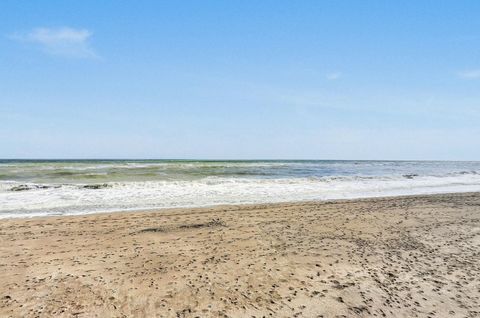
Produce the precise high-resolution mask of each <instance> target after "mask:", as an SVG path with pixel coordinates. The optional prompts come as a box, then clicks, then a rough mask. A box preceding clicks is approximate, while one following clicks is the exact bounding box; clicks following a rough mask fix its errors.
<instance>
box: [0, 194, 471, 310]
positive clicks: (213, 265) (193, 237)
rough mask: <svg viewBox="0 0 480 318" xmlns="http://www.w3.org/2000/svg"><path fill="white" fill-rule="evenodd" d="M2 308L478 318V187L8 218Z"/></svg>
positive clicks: (1, 256)
mask: <svg viewBox="0 0 480 318" xmlns="http://www.w3.org/2000/svg"><path fill="white" fill-rule="evenodd" d="M0 283H1V284H0V316H1V317H356V316H358V317H372V316H376V317H478V316H479V315H480V194H475V193H468V194H447V195H433V196H416V197H413V196H412V197H399V198H383V199H366V200H352V201H336V202H323V203H321V202H316V203H293V204H272V205H253V206H222V207H213V208H198V209H177V210H163V211H158V212H149V213H139V212H135V213H110V214H97V215H89V216H75V217H48V218H35V219H23V220H19V219H17V220H15V219H11V220H1V221H0Z"/></svg>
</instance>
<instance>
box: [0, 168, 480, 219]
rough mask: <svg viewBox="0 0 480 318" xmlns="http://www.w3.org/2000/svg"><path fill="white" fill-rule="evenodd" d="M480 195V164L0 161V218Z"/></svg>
mask: <svg viewBox="0 0 480 318" xmlns="http://www.w3.org/2000/svg"><path fill="white" fill-rule="evenodd" d="M466 191H480V162H440V161H321V160H319V161H282V160H281V161H262V160H259V161H186V160H48V161H24V160H0V218H5V217H30V216H41V215H69V214H85V213H94V212H102V211H122V210H135V209H139V210H140V209H157V208H169V207H194V206H208V205H216V204H244V203H267V202H287V201H305V200H328V199H343V198H363V197H378V196H390V195H406V194H426V193H445V192H466Z"/></svg>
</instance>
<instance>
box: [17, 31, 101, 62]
mask: <svg viewBox="0 0 480 318" xmlns="http://www.w3.org/2000/svg"><path fill="white" fill-rule="evenodd" d="M91 36H92V32H91V31H89V30H87V29H74V28H70V27H60V28H34V29H32V30H30V31H27V32H16V33H14V34H12V35H10V38H11V39H13V40H15V41H18V42H23V43H30V44H33V45H36V46H38V47H39V48H40V49H41V50H42V51H43V52H45V53H47V54H50V55H56V56H62V57H69V58H98V57H99V56H98V55H97V53H96V52H95V50H94V49H93V48H92V47H91V45H90V43H89V40H90V38H91Z"/></svg>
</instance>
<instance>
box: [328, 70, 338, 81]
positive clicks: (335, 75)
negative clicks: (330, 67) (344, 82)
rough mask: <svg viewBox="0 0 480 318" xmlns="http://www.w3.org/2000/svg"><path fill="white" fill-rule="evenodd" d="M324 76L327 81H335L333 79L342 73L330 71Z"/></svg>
mask: <svg viewBox="0 0 480 318" xmlns="http://www.w3.org/2000/svg"><path fill="white" fill-rule="evenodd" d="M325 77H326V78H327V80H329V81H335V80H337V79H339V78H341V77H342V73H341V72H331V73H328V74H327V75H325Z"/></svg>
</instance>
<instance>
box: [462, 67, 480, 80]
mask: <svg viewBox="0 0 480 318" xmlns="http://www.w3.org/2000/svg"><path fill="white" fill-rule="evenodd" d="M458 77H460V78H463V79H480V69H471V70H465V71H461V72H458Z"/></svg>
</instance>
